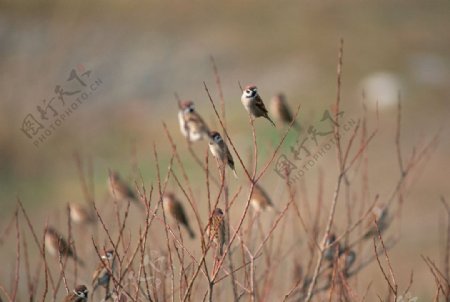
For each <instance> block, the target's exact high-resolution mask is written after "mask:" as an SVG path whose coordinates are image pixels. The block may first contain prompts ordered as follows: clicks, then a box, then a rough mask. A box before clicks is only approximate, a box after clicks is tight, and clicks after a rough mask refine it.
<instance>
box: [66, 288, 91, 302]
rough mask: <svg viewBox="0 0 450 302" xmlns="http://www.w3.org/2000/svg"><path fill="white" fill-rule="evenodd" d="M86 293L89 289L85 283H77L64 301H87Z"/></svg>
mask: <svg viewBox="0 0 450 302" xmlns="http://www.w3.org/2000/svg"><path fill="white" fill-rule="evenodd" d="M88 293H89V291H88V289H87V287H86V286H85V285H78V286H77V287H75V289H74V290H73V292H71V293H69V294H68V295H67V296H66V298H65V299H64V302H87V300H88Z"/></svg>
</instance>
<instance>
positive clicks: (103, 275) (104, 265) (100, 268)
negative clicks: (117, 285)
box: [92, 249, 115, 293]
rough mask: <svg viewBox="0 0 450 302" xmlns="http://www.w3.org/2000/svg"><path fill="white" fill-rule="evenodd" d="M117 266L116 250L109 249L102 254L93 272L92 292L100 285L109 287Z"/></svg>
mask: <svg viewBox="0 0 450 302" xmlns="http://www.w3.org/2000/svg"><path fill="white" fill-rule="evenodd" d="M114 268H115V253H114V250H112V249H110V250H107V251H106V253H105V255H103V256H102V259H101V261H100V262H99V264H98V265H97V268H96V270H95V271H94V273H93V274H92V287H93V289H92V293H93V292H94V291H95V290H96V289H97V287H98V286H103V287H105V288H108V286H109V282H110V279H111V273H110V272H114ZM108 269H109V270H108Z"/></svg>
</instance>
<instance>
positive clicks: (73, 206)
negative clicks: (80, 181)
mask: <svg viewBox="0 0 450 302" xmlns="http://www.w3.org/2000/svg"><path fill="white" fill-rule="evenodd" d="M69 208H70V219H71V220H72V221H73V222H74V223H76V224H90V223H95V222H96V221H97V217H96V216H95V215H94V213H93V211H92V209H90V208H89V207H87V206H83V205H81V204H79V203H72V202H71V203H69Z"/></svg>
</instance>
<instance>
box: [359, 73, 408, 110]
mask: <svg viewBox="0 0 450 302" xmlns="http://www.w3.org/2000/svg"><path fill="white" fill-rule="evenodd" d="M401 86H402V85H401V81H400V78H399V77H398V76H397V75H395V74H393V73H389V72H384V71H383V72H376V73H372V74H370V75H368V76H367V77H366V78H364V79H363V81H362V83H361V88H360V89H361V90H363V91H364V92H365V95H366V103H367V105H368V107H369V108H372V109H375V108H376V106H377V102H378V108H379V109H380V110H383V109H387V108H390V107H393V106H395V105H396V104H397V100H398V94H399V93H402V87H401ZM402 94H403V93H402Z"/></svg>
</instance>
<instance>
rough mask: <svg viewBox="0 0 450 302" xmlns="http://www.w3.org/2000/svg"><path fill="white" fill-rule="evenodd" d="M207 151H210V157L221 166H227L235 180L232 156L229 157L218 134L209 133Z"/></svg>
mask: <svg viewBox="0 0 450 302" xmlns="http://www.w3.org/2000/svg"><path fill="white" fill-rule="evenodd" d="M209 150H210V151H211V153H212V155H213V156H214V157H215V158H216V159H217V160H218V161H220V162H221V163H222V164H228V166H229V167H230V168H231V170H232V171H233V174H234V177H236V178H237V174H236V169H235V168H234V160H233V156H232V155H231V153H230V150H229V149H228V146H227V145H226V144H225V142H224V140H223V139H222V136H220V134H219V132H216V131H212V132H211V133H210V139H209Z"/></svg>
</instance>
